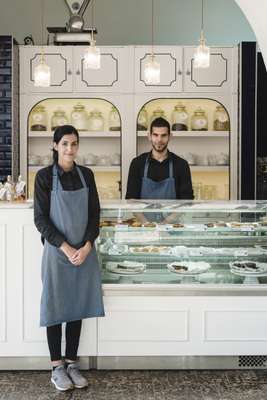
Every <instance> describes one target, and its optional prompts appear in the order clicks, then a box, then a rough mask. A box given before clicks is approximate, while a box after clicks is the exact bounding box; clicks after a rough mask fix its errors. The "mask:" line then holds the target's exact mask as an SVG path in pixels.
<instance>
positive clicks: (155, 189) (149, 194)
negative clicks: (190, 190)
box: [140, 156, 176, 200]
mask: <svg viewBox="0 0 267 400" xmlns="http://www.w3.org/2000/svg"><path fill="white" fill-rule="evenodd" d="M148 166H149V160H148V156H147V159H146V163H145V168H144V176H143V178H142V187H141V197H140V198H141V199H155V200H157V199H160V200H162V199H164V200H172V199H176V190H175V179H174V177H173V161H172V159H169V178H166V179H163V180H162V181H159V182H156V181H153V180H152V179H150V178H148V177H147V173H148Z"/></svg>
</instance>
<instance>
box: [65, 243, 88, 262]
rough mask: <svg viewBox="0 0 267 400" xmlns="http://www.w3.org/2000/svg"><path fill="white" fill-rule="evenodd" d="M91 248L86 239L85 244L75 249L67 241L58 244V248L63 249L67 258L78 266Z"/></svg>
mask: <svg viewBox="0 0 267 400" xmlns="http://www.w3.org/2000/svg"><path fill="white" fill-rule="evenodd" d="M91 249H92V245H91V243H90V242H89V241H87V242H86V243H85V245H84V246H82V247H80V248H79V249H75V248H74V247H72V246H71V245H69V244H68V243H67V242H63V243H62V245H61V246H60V250H62V251H63V253H64V254H65V256H66V257H67V258H68V260H69V261H70V262H71V263H72V264H73V265H75V266H76V267H78V266H79V265H81V264H82V263H83V262H84V261H85V259H86V257H87V256H88V254H89V253H90V251H91Z"/></svg>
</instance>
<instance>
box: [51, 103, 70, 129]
mask: <svg viewBox="0 0 267 400" xmlns="http://www.w3.org/2000/svg"><path fill="white" fill-rule="evenodd" d="M67 124H68V118H67V116H66V113H65V111H64V110H62V109H61V108H60V107H58V109H57V110H55V111H54V113H53V115H52V118H51V129H52V131H54V130H55V129H56V128H57V127H58V126H62V125H67Z"/></svg>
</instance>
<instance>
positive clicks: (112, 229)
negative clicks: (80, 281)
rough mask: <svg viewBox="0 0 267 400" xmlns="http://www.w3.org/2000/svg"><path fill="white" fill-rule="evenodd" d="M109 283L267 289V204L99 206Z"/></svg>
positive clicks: (102, 250) (105, 278)
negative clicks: (256, 286) (249, 286)
mask: <svg viewBox="0 0 267 400" xmlns="http://www.w3.org/2000/svg"><path fill="white" fill-rule="evenodd" d="M100 226H101V228H100V236H99V241H98V253H99V257H100V261H101V265H102V270H103V282H104V283H110V284H112V283H114V284H122V283H126V284H127V283H130V284H140V285H141V284H142V285H150V284H153V285H154V284H157V285H162V284H163V285H164V284H179V285H183V284H185V285H188V284H193V285H200V284H201V285H203V286H204V285H206V286H207V285H215V286H216V287H217V286H218V285H220V286H225V285H226V286H227V287H229V285H235V286H237V285H240V286H241V287H244V286H246V285H265V284H267V202H260V201H255V202H254V201H253V202H249V201H248V202H242V201H235V202H202V201H200V202H196V201H180V202H178V201H170V200H169V201H143V200H139V201H138V200H136V201H122V202H111V203H108V204H105V203H103V204H102V211H101V224H100Z"/></svg>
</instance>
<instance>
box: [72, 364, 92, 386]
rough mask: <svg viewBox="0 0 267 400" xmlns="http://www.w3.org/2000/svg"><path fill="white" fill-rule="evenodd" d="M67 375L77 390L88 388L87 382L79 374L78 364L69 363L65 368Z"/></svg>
mask: <svg viewBox="0 0 267 400" xmlns="http://www.w3.org/2000/svg"><path fill="white" fill-rule="evenodd" d="M67 373H68V375H69V377H70V379H71V380H72V382H73V385H74V387H75V388H77V389H82V388H85V387H86V386H88V381H87V379H85V378H84V377H83V376H82V374H81V373H80V370H79V366H78V363H76V362H75V363H71V364H69V365H68V367H67Z"/></svg>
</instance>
